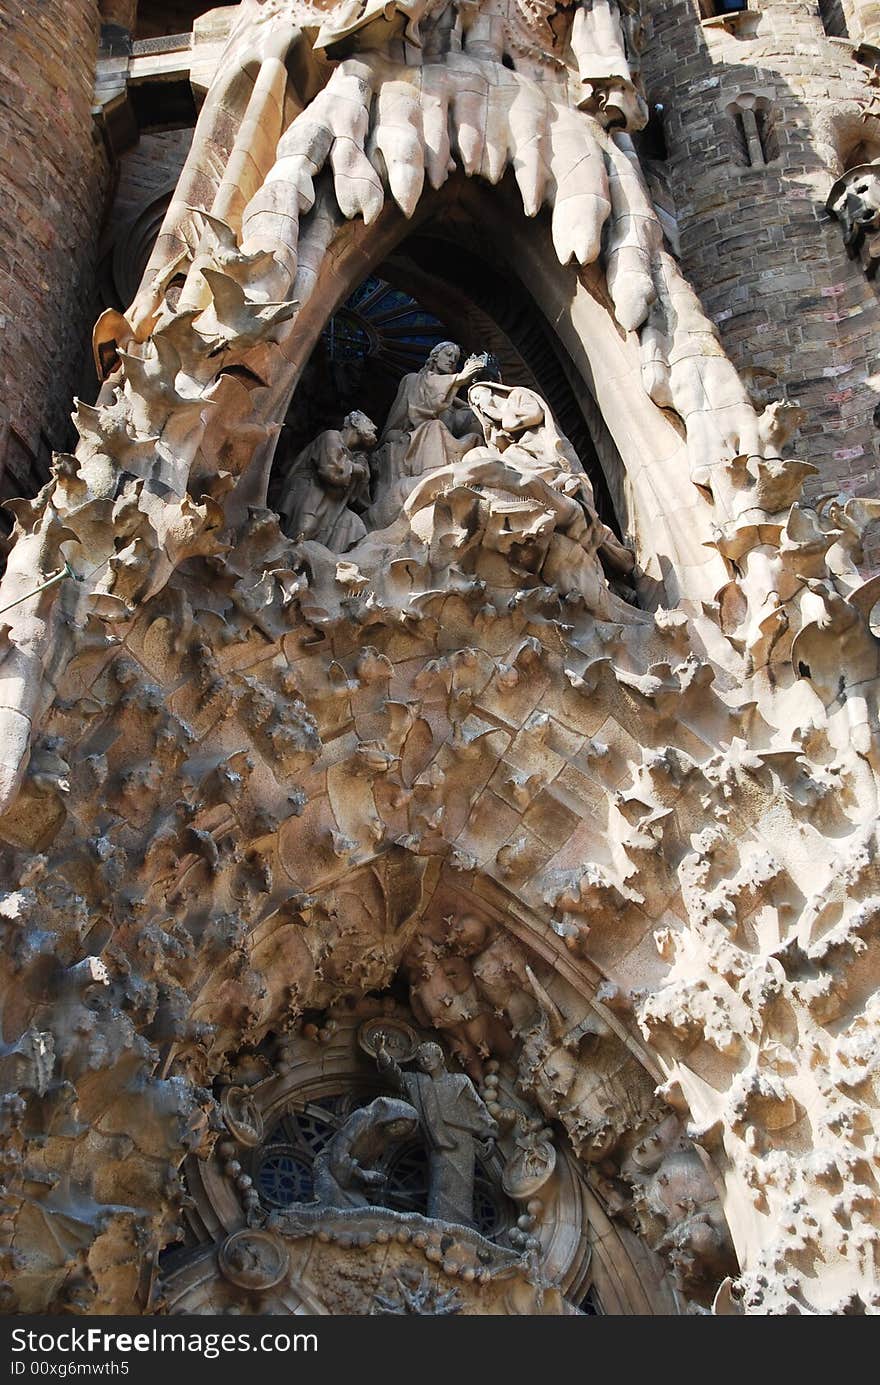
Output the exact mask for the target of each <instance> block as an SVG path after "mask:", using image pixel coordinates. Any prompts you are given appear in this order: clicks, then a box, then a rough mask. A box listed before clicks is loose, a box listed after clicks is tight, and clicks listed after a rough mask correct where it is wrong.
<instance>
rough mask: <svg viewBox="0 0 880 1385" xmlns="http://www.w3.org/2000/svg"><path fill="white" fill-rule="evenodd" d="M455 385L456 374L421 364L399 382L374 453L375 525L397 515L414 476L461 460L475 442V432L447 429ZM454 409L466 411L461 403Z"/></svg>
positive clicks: (371, 515) (451, 416)
mask: <svg viewBox="0 0 880 1385" xmlns="http://www.w3.org/2000/svg"><path fill="white" fill-rule="evenodd" d="M458 389H459V382H458V376H457V375H441V374H439V373H438V372H437V371H435V370H433V369H428V367H426V366H423V367H422V369H421V370H419V371H416V372H414V373H413V374H412V375H405V376H404V377H403V379H402V380H401V382H400V385H399V387H398V390H397V394H396V396H395V399H394V403H393V404H392V405H391V409H390V411H389V414H388V418H387V420H386V423H385V427H384V429H383V432H382V438H381V443H380V450H379V454H378V469H377V478H376V501H375V503H374V505H373V508H372V510H371V512H370V519H371V521H372V524H373V526H374V527H375V528H381V527H382V526H383V525H385V524H390V523H391V522H392V521H393V520H394V519H395V518H396V517H397V515H398V514H399V513H400V507H401V505H402V504H403V502H404V500H405V499H406V497H407V495H408V493H409V491H410V490H411V489H412V481H413V479H414V478H418V477H420V476H423V475H424V474H425V473H426V472H428V471H435V470H436V469H437V468H438V467H443V466H450V465H452V464H453V463H454V462H458V461H460V460H461V458H462V457H463V456H464V454H465V453H466V452H467V451H468V449H469V448H470V447H471V446H472V445H473V443H474V442H476V441H477V435H476V434H475V433H468V434H467V435H466V436H465V437H463V438H458V437H456V436H455V434H454V433H453V432H452V430H451V425H452V423H453V401H454V399H455V395H456V393H457V391H458ZM457 412H459V413H460V414H461V415H465V410H464V407H463V406H461V407H460V409H459V410H458V411H457Z"/></svg>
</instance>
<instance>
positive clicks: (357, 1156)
mask: <svg viewBox="0 0 880 1385" xmlns="http://www.w3.org/2000/svg"><path fill="white" fill-rule="evenodd" d="M418 1128H419V1113H418V1111H414V1110H413V1108H412V1106H410V1105H408V1104H407V1102H405V1101H397V1100H396V1099H395V1098H393V1097H387V1096H379V1097H376V1099H375V1101H371V1102H370V1104H369V1106H361V1107H359V1108H358V1110H357V1111H353V1112H352V1113H351V1115H350V1116H349V1118H348V1120H347V1121H346V1122H345V1124H344V1125H342V1126H341V1127H340V1128H339V1130H337V1131H336V1133H335V1134H334V1135H333V1136H332V1138H331V1139H330V1141H329V1142H328V1143H327V1145H325V1147H324V1148H323V1149H322V1150H319V1152H318V1153H317V1154H316V1155H315V1163H314V1166H313V1170H312V1175H313V1178H314V1186H315V1196H316V1198H317V1200H318V1202H320V1203H321V1205H322V1206H324V1207H368V1206H369V1205H370V1199H369V1198H368V1197H367V1192H366V1190H367V1189H373V1190H376V1189H379V1188H381V1187H383V1186H384V1184H385V1181H386V1179H385V1174H384V1173H383V1172H382V1170H381V1169H377V1168H374V1167H372V1166H373V1165H374V1164H376V1163H377V1162H378V1160H379V1159H381V1158H382V1156H383V1155H384V1154H385V1153H386V1152H387V1150H388V1147H389V1145H393V1144H398V1143H399V1142H400V1141H401V1140H405V1139H407V1138H409V1137H410V1136H413V1135H415V1133H416V1131H417V1130H418Z"/></svg>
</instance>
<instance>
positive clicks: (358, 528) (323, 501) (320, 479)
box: [278, 411, 376, 553]
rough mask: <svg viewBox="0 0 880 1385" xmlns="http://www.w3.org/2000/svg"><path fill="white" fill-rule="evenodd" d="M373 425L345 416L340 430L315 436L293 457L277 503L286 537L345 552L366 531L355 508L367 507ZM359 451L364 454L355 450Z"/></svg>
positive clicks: (353, 415) (364, 417) (363, 418)
mask: <svg viewBox="0 0 880 1385" xmlns="http://www.w3.org/2000/svg"><path fill="white" fill-rule="evenodd" d="M375 445H376V425H375V424H374V423H373V422H372V420H371V419H369V418H367V415H366V414H363V413H359V412H357V411H355V412H354V413H350V414H349V415H348V416H347V417H346V419H345V421H344V422H343V424H342V427H341V429H334V428H331V429H329V430H328V431H327V432H326V433H320V434H319V435H318V437H317V438H315V439H314V441H313V442H310V443H309V445H308V446H307V447H304V448H303V450H302V452H300V453H299V455H298V456H297V457H296V458H295V460H294V462H293V465H292V466H291V468H290V470H289V472H288V473H287V476H286V477H285V479H284V486H283V489H282V491H281V495H280V497H279V500H278V512H279V514H280V515H281V526H282V528H283V530H284V532H285V533H286V534H288V535H289V536H290V538H300V537H302V538H304V539H312V540H314V541H315V542H317V543H322V544H324V546H325V548H329V549H331V550H332V551H333V552H334V553H344V552H345V550H346V549H347V548H351V546H352V544H355V543H357V542H358V540H359V539H362V538H363V536H364V534H365V533H366V532H367V530H366V526H365V525H364V522H363V520H362V519H361V518H360V515H359V514H358V513H357V511H358V509H360V510H365V509H367V508H368V506H369V503H370V465H369V462H368V460H367V458H366V456H365V455H364V451H365V450H369V449H371V448H373V447H375ZM359 449H363V450H359Z"/></svg>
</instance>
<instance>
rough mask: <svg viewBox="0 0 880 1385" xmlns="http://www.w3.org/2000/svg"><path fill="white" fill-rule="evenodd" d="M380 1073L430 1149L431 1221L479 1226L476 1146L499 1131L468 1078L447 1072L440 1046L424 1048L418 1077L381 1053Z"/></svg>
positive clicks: (417, 1058) (422, 1047) (431, 1045)
mask: <svg viewBox="0 0 880 1385" xmlns="http://www.w3.org/2000/svg"><path fill="white" fill-rule="evenodd" d="M377 1062H378V1065H379V1071H380V1072H381V1073H383V1074H384V1075H385V1076H387V1077H388V1078H389V1080H390V1081H392V1082H394V1084H395V1086H396V1087H397V1088H398V1090H399V1091H400V1092H402V1093H403V1094H404V1095H405V1096H406V1097H407V1100H408V1101H409V1102H410V1103H411V1105H412V1106H414V1107H415V1109H416V1111H417V1112H418V1116H419V1121H420V1123H421V1128H422V1132H423V1135H424V1138H425V1141H426V1143H427V1146H428V1158H429V1182H428V1216H429V1217H436V1218H437V1219H438V1220H440V1221H448V1222H457V1223H460V1224H461V1225H463V1226H470V1225H472V1223H473V1202H474V1160H475V1157H476V1151H475V1143H476V1141H478V1140H480V1141H485V1140H488V1139H491V1138H492V1137H493V1136H494V1135H495V1133H496V1129H497V1127H496V1125H495V1122H494V1121H493V1120H492V1117H491V1116H490V1115H489V1112H488V1111H487V1110H486V1108H485V1106H484V1105H483V1102H482V1101H481V1100H480V1098H479V1097H478V1096H477V1093H476V1091H475V1090H474V1086H473V1083H472V1082H471V1080H470V1078H468V1077H466V1076H465V1075H464V1073H451V1072H448V1071H447V1069H446V1064H445V1062H444V1060H443V1050H442V1049H441V1048H440V1045H439V1044H430V1043H428V1044H422V1046H421V1048H420V1049H419V1051H418V1053H417V1054H416V1062H417V1063H418V1066H419V1071H418V1072H405V1071H404V1070H403V1069H402V1068H401V1067H400V1066H399V1065H398V1064H397V1063H396V1062H395V1060H394V1059H393V1058H391V1057H390V1055H389V1054H388V1053H387V1052H386V1051H385V1049H384V1048H380V1049H379V1051H378V1053H377Z"/></svg>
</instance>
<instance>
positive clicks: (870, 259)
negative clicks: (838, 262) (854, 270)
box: [827, 161, 880, 278]
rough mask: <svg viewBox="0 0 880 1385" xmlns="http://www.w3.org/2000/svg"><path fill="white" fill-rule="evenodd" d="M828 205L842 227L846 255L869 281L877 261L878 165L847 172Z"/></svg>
mask: <svg viewBox="0 0 880 1385" xmlns="http://www.w3.org/2000/svg"><path fill="white" fill-rule="evenodd" d="M827 206H828V210H829V212H831V214H832V216H836V217H837V220H838V221H839V222H840V224H841V227H842V229H843V241H844V245H845V246H846V248H847V252H848V254H849V255H851V256H852V258H853V259H858V260H860V261H861V263H862V267H863V269H864V270H865V273H866V274H867V275H868V277H869V278H872V277H873V276H874V274H876V272H877V261H878V260H880V162H877V161H875V162H873V163H869V164H857V165H856V166H855V167H854V168H849V169H847V171H846V173H845V174H844V175H843V177H842V178H838V180H837V182H836V183H835V184H834V186H833V187H832V189H831V192H830V193H829V194H828V202H827Z"/></svg>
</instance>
